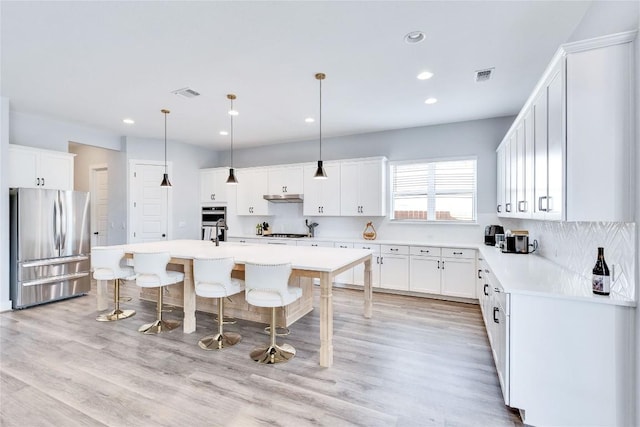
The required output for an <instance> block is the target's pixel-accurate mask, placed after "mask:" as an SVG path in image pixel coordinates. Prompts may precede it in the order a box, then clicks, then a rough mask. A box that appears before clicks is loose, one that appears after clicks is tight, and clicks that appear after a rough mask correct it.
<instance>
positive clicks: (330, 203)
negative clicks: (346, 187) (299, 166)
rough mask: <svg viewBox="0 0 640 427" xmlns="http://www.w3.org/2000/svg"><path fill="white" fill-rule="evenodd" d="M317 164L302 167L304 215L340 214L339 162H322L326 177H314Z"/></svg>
mask: <svg viewBox="0 0 640 427" xmlns="http://www.w3.org/2000/svg"><path fill="white" fill-rule="evenodd" d="M316 168H317V165H316V164H315V163H314V164H309V165H306V166H305V167H304V171H303V174H304V179H303V181H304V206H303V215H305V216H340V183H341V177H340V163H337V162H333V163H331V162H328V163H324V170H325V172H326V173H327V178H326V179H315V178H314V177H313V175H314V174H315V172H316Z"/></svg>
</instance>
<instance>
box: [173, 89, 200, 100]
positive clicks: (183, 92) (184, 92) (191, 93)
mask: <svg viewBox="0 0 640 427" xmlns="http://www.w3.org/2000/svg"><path fill="white" fill-rule="evenodd" d="M171 93H173V94H175V95H178V96H182V97H184V98H195V97H196V96H200V93H199V92H196V91H195V90H193V89H191V88H189V87H183V88H182V89H178V90H174V91H173V92H171Z"/></svg>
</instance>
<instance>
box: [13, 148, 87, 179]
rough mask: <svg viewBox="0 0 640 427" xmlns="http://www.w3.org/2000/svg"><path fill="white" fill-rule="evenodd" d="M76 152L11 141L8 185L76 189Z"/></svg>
mask: <svg viewBox="0 0 640 427" xmlns="http://www.w3.org/2000/svg"><path fill="white" fill-rule="evenodd" d="M74 156H75V154H71V153H63V152H59V151H50V150H41V149H38V148H32V147H24V146H21V145H13V144H10V145H9V162H8V163H9V187H14V188H18V187H22V188H49V189H54V190H73V158H74Z"/></svg>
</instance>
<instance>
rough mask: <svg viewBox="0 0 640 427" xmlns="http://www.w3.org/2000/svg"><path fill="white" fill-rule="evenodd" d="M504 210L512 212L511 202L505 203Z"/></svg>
mask: <svg viewBox="0 0 640 427" xmlns="http://www.w3.org/2000/svg"><path fill="white" fill-rule="evenodd" d="M504 211H505V212H511V203H505V205H504Z"/></svg>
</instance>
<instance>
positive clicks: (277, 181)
mask: <svg viewBox="0 0 640 427" xmlns="http://www.w3.org/2000/svg"><path fill="white" fill-rule="evenodd" d="M268 171H269V172H268V174H269V191H268V193H265V194H271V195H278V194H280V195H285V194H302V188H303V184H302V181H303V180H302V173H303V167H302V165H295V166H275V167H270V168H268Z"/></svg>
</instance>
